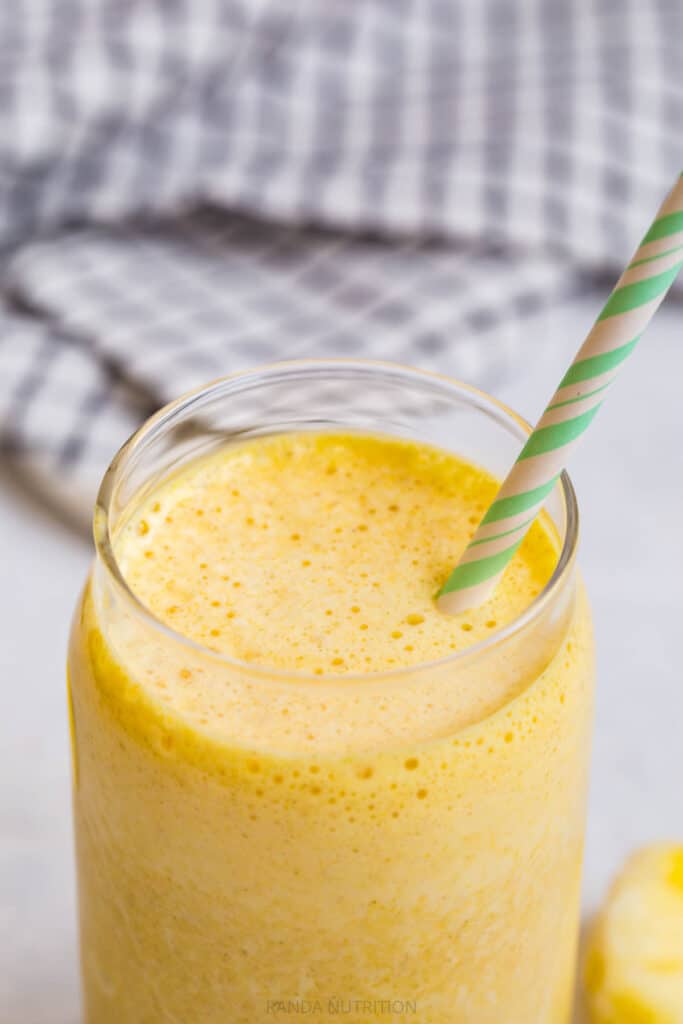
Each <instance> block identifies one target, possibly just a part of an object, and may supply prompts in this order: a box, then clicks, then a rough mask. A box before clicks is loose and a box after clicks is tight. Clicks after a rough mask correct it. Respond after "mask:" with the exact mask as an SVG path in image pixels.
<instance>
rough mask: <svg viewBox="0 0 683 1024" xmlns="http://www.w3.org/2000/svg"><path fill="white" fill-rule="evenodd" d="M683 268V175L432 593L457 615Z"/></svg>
mask: <svg viewBox="0 0 683 1024" xmlns="http://www.w3.org/2000/svg"><path fill="white" fill-rule="evenodd" d="M682 265H683V175H681V176H680V177H679V178H678V180H677V182H676V184H675V185H674V187H673V189H672V190H671V192H670V193H669V195H668V196H667V198H666V199H665V200H664V203H663V204H662V206H661V208H660V210H659V212H658V214H657V216H656V218H655V220H654V222H653V224H652V227H651V228H650V230H649V231H648V233H647V234H646V235H645V237H644V238H643V241H642V242H641V244H640V247H639V248H638V250H637V252H636V253H635V255H634V257H633V259H632V260H631V262H630V263H629V265H628V266H627V268H626V270H625V271H624V273H623V274H622V275H621V277H620V278H619V280H618V282H617V284H616V287H615V289H614V291H613V292H612V294H611V295H610V297H609V299H608V300H607V302H606V303H605V307H604V309H603V310H602V312H601V313H600V316H599V317H598V319H597V320H596V322H595V324H594V326H593V327H592V329H591V331H590V333H589V335H588V337H587V338H586V340H585V341H584V343H583V345H582V346H581V348H580V349H579V351H578V353H577V354H576V358H575V359H574V362H573V363H572V364H571V366H570V367H569V369H568V370H567V372H566V373H565V375H564V377H563V378H562V380H561V381H560V385H559V387H558V389H557V391H556V392H555V394H554V395H553V397H552V398H551V400H550V402H549V403H548V406H547V407H546V410H545V412H544V413H543V415H542V417H541V419H540V420H539V422H538V424H537V426H536V428H535V430H534V431H533V433H532V434H531V435H530V436H529V439H528V441H527V442H526V444H525V445H524V447H523V448H522V451H521V452H520V454H519V456H518V458H517V461H516V462H515V464H514V466H513V467H512V469H511V471H510V473H509V475H508V476H507V478H506V479H505V482H504V483H503V485H502V487H501V489H500V491H499V492H498V494H497V496H496V498H495V500H494V502H493V504H492V505H491V507H490V508H489V510H488V512H487V513H486V515H485V516H484V518H483V519H482V521H481V523H480V525H479V527H478V529H477V531H476V532H475V534H474V536H473V538H472V540H471V541H470V543H469V544H468V546H467V548H466V549H465V552H464V554H463V556H462V558H461V559H460V561H459V563H458V565H457V566H456V567H455V569H454V570H453V572H452V573H451V575H450V576H449V578H448V580H447V581H446V583H445V584H444V586H443V587H442V589H441V590H440V591H439V593H438V595H437V604H438V607H439V610H440V611H442V612H446V613H448V614H450V615H457V614H460V613H461V612H465V611H467V610H468V609H469V608H475V607H477V606H478V605H481V604H483V602H484V601H486V600H487V598H488V597H490V595H491V594H492V593H493V591H494V590H495V587H496V585H497V583H498V581H499V579H500V577H501V576H502V575H503V573H504V572H505V569H506V568H507V566H508V564H509V562H510V560H511V558H512V556H513V555H514V553H515V552H516V551H517V548H518V547H519V545H520V544H521V543H522V541H523V540H524V537H525V535H526V532H527V530H528V529H529V527H530V526H531V524H532V522H533V521H534V519H535V518H536V516H537V514H538V512H539V511H540V509H541V508H542V506H543V503H544V501H545V500H546V498H547V497H548V495H549V494H550V492H551V491H552V489H553V487H554V486H555V483H556V482H557V479H558V477H559V475H560V474H561V472H562V470H563V469H564V468H565V466H566V465H567V462H568V460H569V457H570V456H571V454H572V452H573V450H574V448H575V447H576V444H577V443H578V441H579V439H580V438H581V437H582V436H583V434H584V433H585V431H586V430H587V428H588V426H589V424H590V423H591V421H592V420H593V418H594V416H595V414H596V413H597V411H598V409H599V408H600V406H601V405H602V403H603V401H604V399H605V395H606V394H607V391H608V389H609V386H610V384H611V383H612V381H613V380H614V378H615V377H616V376H617V374H618V372H619V370H620V369H621V367H622V365H623V363H624V362H625V361H626V359H627V358H628V356H629V355H630V354H631V352H632V351H633V349H634V348H635V346H636V344H637V342H638V340H639V338H640V336H641V334H642V333H643V331H644V330H645V328H646V327H647V325H648V323H649V322H650V320H651V319H652V317H653V316H654V314H655V312H656V310H657V308H658V307H659V304H660V303H661V302H662V300H663V299H664V296H665V295H666V293H667V292H668V290H669V288H670V287H671V285H672V284H673V282H674V279H675V278H676V275H677V274H678V271H679V270H680V269H681V266H682Z"/></svg>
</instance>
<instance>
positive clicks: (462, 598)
mask: <svg viewBox="0 0 683 1024" xmlns="http://www.w3.org/2000/svg"><path fill="white" fill-rule="evenodd" d="M436 607H437V610H438V611H440V612H441V613H442V614H443V615H462V614H463V613H464V612H467V611H469V610H470V608H471V607H472V602H471V600H470V599H469V597H468V595H467V592H466V591H463V590H440V591H439V593H438V594H437V595H436Z"/></svg>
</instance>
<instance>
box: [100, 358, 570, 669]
mask: <svg viewBox="0 0 683 1024" xmlns="http://www.w3.org/2000/svg"><path fill="white" fill-rule="evenodd" d="M307 371H311V372H313V371H318V372H319V373H321V374H323V373H325V372H334V371H347V372H354V371H355V372H358V373H366V374H368V373H373V372H377V373H383V374H384V375H385V376H392V377H394V378H395V379H401V378H403V379H406V380H410V379H412V380H418V381H422V382H423V383H427V384H429V383H430V382H431V383H432V384H433V385H435V386H440V387H441V388H442V389H444V390H445V391H446V392H451V395H453V393H456V394H459V395H461V396H462V395H465V396H466V397H469V399H470V400H471V401H472V403H473V404H474V405H475V406H477V407H478V408H479V409H481V410H482V411H483V412H484V413H488V414H489V415H493V416H494V417H495V418H496V419H497V420H498V422H500V423H502V424H503V425H504V426H507V427H508V428H509V427H510V425H513V426H514V427H516V428H517V431H518V432H521V435H522V436H521V437H520V442H521V443H522V442H523V440H524V437H525V436H526V437H528V435H529V434H530V433H531V431H532V429H533V428H532V426H531V424H530V423H529V422H528V420H526V419H524V417H523V416H520V415H519V413H517V412H515V410H514V409H512V408H510V406H508V405H507V404H506V403H504V402H501V401H500V400H499V399H497V398H494V397H493V396H492V395H490V394H488V392H486V391H483V390H482V389H480V388H477V387H475V386H474V385H472V384H467V383H465V382H463V381H460V380H458V379H456V378H453V377H448V376H446V375H444V374H440V373H435V372H433V371H430V370H423V369H419V368H417V367H413V366H406V365H403V364H401V363H394V362H390V361H384V360H371V359H292V360H282V361H277V362H272V363H265V364H262V365H259V366H254V367H251V368H248V369H243V370H238V371H236V372H235V373H232V374H228V375H226V376H224V377H218V378H215V379H214V380H212V381H209V382H208V383H206V384H202V385H200V386H199V387H196V388H193V389H192V390H190V391H187V392H185V393H184V394H182V395H180V396H179V397H178V398H176V399H174V400H173V401H171V402H169V403H167V404H166V405H164V406H162V407H161V408H160V409H159V410H158V411H157V412H156V413H154V414H153V415H152V416H150V417H149V418H148V419H147V420H145V422H144V423H142V424H141V426H140V427H138V429H137V430H136V431H134V433H133V434H131V436H130V437H129V438H128V440H127V441H125V442H124V444H123V445H122V446H121V447H120V448H119V450H118V451H117V452H116V454H115V455H114V457H113V459H112V461H111V462H110V464H109V466H108V468H107V470H106V472H105V474H104V476H103V478H102V482H101V484H100V487H99V490H98V493H97V498H96V501H95V511H94V516H93V536H94V542H95V552H96V556H97V558H98V559H99V562H100V564H101V565H103V566H104V568H105V570H106V572H107V576H108V579H109V581H110V583H111V584H112V585H113V586H114V588H115V589H116V591H117V592H118V593H119V595H120V596H121V597H122V598H123V599H124V601H125V602H126V603H127V604H128V605H129V606H130V607H131V608H132V610H133V612H134V613H135V614H136V616H137V617H138V618H139V619H141V620H142V621H143V622H144V623H145V624H146V625H148V626H149V627H151V628H152V629H154V630H155V631H156V632H157V633H159V634H161V635H162V636H163V637H166V638H167V639H168V640H170V641H173V642H174V643H175V644H179V645H181V646H182V647H185V648H186V649H188V650H190V651H192V652H194V653H195V655H199V654H201V655H202V657H204V658H208V659H209V660H211V661H213V662H215V663H218V664H221V665H223V666H226V667H231V668H233V669H236V670H239V671H240V672H242V673H248V674H249V675H253V676H255V677H259V676H260V677H266V678H268V680H269V681H271V682H274V681H278V680H281V681H283V682H291V683H297V682H298V683H314V684H315V685H316V686H320V685H321V684H324V683H329V682H333V683H337V684H342V685H346V684H348V683H354V682H360V681H364V682H365V683H378V682H382V681H390V680H398V679H401V678H402V677H405V676H407V675H410V674H411V673H415V672H422V671H425V670H430V669H437V668H443V667H445V666H446V665H453V666H456V665H458V664H462V663H463V662H465V661H466V660H469V659H472V658H476V657H480V656H481V655H483V654H485V653H487V652H488V651H490V650H492V649H494V648H496V647H498V646H499V645H501V644H503V643H505V642H507V641H509V640H510V639H512V638H513V637H515V636H516V635H517V634H519V633H521V632H522V631H523V630H524V629H526V628H527V627H529V626H531V625H532V624H533V623H534V622H535V621H537V620H538V619H539V618H540V617H541V615H542V614H543V612H544V611H545V610H546V608H547V607H548V605H549V604H550V602H551V600H552V599H553V597H554V596H555V594H556V593H557V592H558V591H560V590H561V587H562V585H563V584H564V583H565V581H567V580H568V579H569V578H570V577H571V573H572V569H573V566H574V563H575V561H576V553H577V549H578V540H579V509H578V503H577V500H576V493H575V491H574V486H573V484H572V482H571V479H570V477H569V474H568V473H567V472H566V470H563V471H562V473H561V474H560V475H559V477H558V480H557V486H558V487H559V489H560V493H561V496H562V505H563V510H564V518H565V529H564V536H563V537H562V546H561V548H560V553H559V556H558V560H557V564H556V566H555V568H554V570H553V572H552V575H551V576H550V579H549V580H548V582H547V583H546V584H545V586H544V587H543V589H542V590H541V591H540V592H539V593H538V595H537V596H536V597H534V599H533V601H531V603H530V604H529V605H528V606H527V607H526V608H525V609H524V610H523V611H522V612H521V613H520V614H519V615H517V616H516V617H515V618H514V619H512V620H511V621H510V622H508V623H507V624H506V625H505V626H504V627H503V628H502V629H500V630H495V631H494V632H492V633H491V635H490V636H486V637H484V638H483V639H482V640H480V641H479V642H478V643H476V644H472V645H471V646H470V647H465V648H464V649H463V650H460V651H454V652H452V653H451V654H448V655H445V656H444V657H440V658H434V659H432V660H431V661H420V662H416V663H415V664H413V665H402V666H399V667H398V668H392V669H385V670H381V671H373V672H353V673H343V674H342V673H340V674H338V675H335V674H332V673H330V674H326V675H323V676H320V675H316V674H315V673H313V672H304V671H301V670H297V669H291V670H289V669H280V668H277V667H275V666H269V665H267V664H260V663H258V662H250V661H243V660H241V659H240V658H234V657H231V656H230V655H228V654H224V653H223V652H221V651H215V650H213V649H212V648H210V647H207V646H205V645H204V644H202V643H200V642H199V641H196V640H193V639H192V638H191V637H188V636H185V635H184V634H183V633H180V632H178V631H177V630H175V629H173V627H172V626H169V625H167V624H166V623H165V622H162V620H161V619H159V618H157V616H156V615H155V614H154V613H153V612H152V610H151V609H150V608H148V607H147V605H146V604H145V603H144V602H143V601H142V600H141V599H140V598H139V597H138V596H137V595H136V594H135V592H134V591H133V589H132V588H131V587H130V586H129V584H128V581H127V580H126V578H125V576H124V575H123V573H122V571H121V568H120V566H119V563H118V559H117V557H116V554H115V551H114V543H113V536H112V530H111V527H112V523H111V503H112V499H113V497H114V494H115V492H116V485H117V483H118V481H119V479H120V476H121V473H122V472H123V471H124V469H125V467H126V465H127V463H128V462H129V460H130V459H131V458H132V456H133V455H134V453H135V452H136V451H137V449H138V448H139V446H140V445H142V444H143V443H144V441H145V440H146V438H148V436H149V435H150V434H151V433H152V432H154V431H158V430H162V429H163V428H164V427H165V426H168V425H169V424H170V423H171V422H173V420H174V419H175V418H176V417H179V416H182V414H183V413H184V412H185V411H186V410H187V409H189V408H191V407H192V406H193V405H194V403H195V402H197V401H198V400H200V399H204V398H206V397H208V396H210V395H215V394H217V393H220V391H221V389H223V388H229V387H230V386H231V385H233V384H236V383H237V382H239V381H241V380H242V381H245V382H248V381H250V380H253V381H256V380H257V378H260V377H262V376H263V374H268V373H277V372H280V373H284V374H291V375H293V376H294V375H296V374H300V373H305V372H307ZM521 443H520V447H521Z"/></svg>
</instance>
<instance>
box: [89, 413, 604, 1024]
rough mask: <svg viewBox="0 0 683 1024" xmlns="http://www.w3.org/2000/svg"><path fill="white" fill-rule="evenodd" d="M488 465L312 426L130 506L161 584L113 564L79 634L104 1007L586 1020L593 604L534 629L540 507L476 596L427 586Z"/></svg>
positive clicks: (548, 555) (126, 529) (125, 560)
mask: <svg viewBox="0 0 683 1024" xmlns="http://www.w3.org/2000/svg"><path fill="white" fill-rule="evenodd" d="M496 489H497V481H496V480H495V479H494V478H493V477H491V476H490V475H489V474H488V473H486V472H485V471H484V470H482V469H481V468H479V467H476V466H474V465H472V464H470V463H468V462H466V461H463V460H461V459H459V458H457V457H456V456H455V455H452V454H450V453H447V452H444V451H441V450H438V449H436V448H432V447H429V446H427V445H423V444H417V443H412V442H409V441H403V440H400V439H397V438H389V437H380V436H367V435H356V434H350V433H349V434H344V433H329V434H323V433H314V432H311V433H291V434H281V435H274V436H270V437H264V438H261V439H256V440H250V441H244V442H242V443H240V444H232V445H226V446H224V447H221V448H219V449H218V450H217V451H215V452H213V453H212V454H211V455H207V456H204V457H202V458H201V459H196V460H195V461H191V462H189V463H188V464H186V465H185V466H183V467H182V469H179V470H178V471H177V472H176V473H175V474H172V475H170V476H169V477H168V478H166V479H164V480H161V481H159V482H158V483H157V484H156V486H154V487H152V488H151V489H148V491H147V492H146V493H145V494H144V495H143V496H142V497H140V498H139V499H138V500H137V501H135V502H133V503H132V505H131V508H130V510H129V512H128V514H127V515H126V516H125V517H124V521H123V524H122V527H121V529H120V530H119V531H118V533H117V535H116V537H115V538H114V549H115V554H116V559H117V562H118V565H119V567H120V570H121V572H122V574H123V577H124V578H125V580H126V582H127V584H128V586H129V587H130V588H131V590H132V592H133V593H134V594H135V596H136V598H137V600H138V601H139V602H140V607H136V605H135V604H134V602H132V601H131V600H130V597H129V596H126V594H125V593H123V592H122V590H121V588H119V587H116V586H114V585H113V584H112V583H111V581H110V580H108V578H107V577H106V574H105V573H104V572H103V571H102V570H101V569H100V571H99V572H96V573H95V575H94V577H93V579H92V580H91V582H90V584H89V586H88V587H87V588H86V592H85V596H84V599H83V602H82V606H81V609H80V613H79V615H78V616H77V620H76V623H75V626H74V631H73V636H72V647H71V656H70V681H71V707H72V725H73V737H74V778H75V812H76V834H77V848H78V859H79V885H80V905H81V937H82V959H83V973H84V987H85V1005H86V1021H87V1024H162V1022H167V1021H168V1022H175V1024H261V1022H263V1024H265V1022H268V1021H271V1020H273V1019H276V1018H278V1017H279V1018H280V1019H281V1020H292V1019H297V1018H298V1017H300V1016H302V1017H304V1018H305V1019H307V1020H309V1021H315V1022H324V1021H328V1020H330V1019H331V1018H333V1017H335V1016H338V1017H342V1016H343V1019H345V1020H346V1021H349V1022H353V1024H361V1022H362V1024H366V1022H369V1021H375V1020H385V1021H404V1020H411V1019H412V1020H415V1021H416V1022H419V1024H456V1022H457V1024H461V1022H462V1024H568V1021H569V1014H570V993H571V989H572V985H573V974H574V957H575V943H576V930H577V916H578V891H579V885H580V868H581V851H582V836H583V821H584V804H585V788H586V762H587V748H588V743H589V733H590V711H591V694H592V671H593V669H592V636H591V628H590V617H589V612H588V608H587V604H586V599H585V596H584V593H583V590H582V587H581V586H580V585H578V586H577V587H576V589H575V593H574V591H572V595H571V600H570V601H568V602H567V604H566V609H565V611H564V613H563V614H559V613H558V612H557V611H555V612H554V613H553V614H548V615H547V616H546V617H545V618H543V617H542V616H540V617H539V619H538V622H536V623H535V624H533V623H531V624H530V625H527V627H526V628H520V629H519V630H517V631H515V630H514V629H513V628H512V624H513V623H515V622H516V621H517V622H518V621H520V616H523V615H524V613H525V612H526V610H527V609H528V608H529V606H530V605H531V604H532V602H533V601H534V599H535V598H536V597H537V596H538V595H539V593H541V591H542V590H543V588H544V586H545V585H546V583H547V582H548V580H549V578H550V576H551V574H552V572H553V569H554V567H555V564H556V562H557V557H558V542H557V539H556V535H555V533H554V530H553V528H552V526H551V525H550V522H549V521H548V520H545V519H543V518H542V519H541V520H539V521H538V522H537V523H536V524H535V525H534V526H533V527H532V529H531V530H530V531H529V534H528V536H527V538H526V540H525V541H524V543H523V545H522V546H521V548H520V550H519V552H518V553H517V555H516V556H515V559H514V561H513V563H512V565H511V567H510V569H509V570H508V572H507V573H506V575H505V577H504V578H503V581H502V583H501V585H500V586H499V587H498V589H497V592H496V594H495V595H494V597H493V598H492V599H491V600H490V601H489V602H488V603H487V604H486V605H485V606H483V607H482V608H479V609H476V610H473V611H472V612H471V613H468V614H467V615H465V616H460V617H448V616H444V615H442V614H440V613H439V612H438V611H437V610H436V607H435V604H434V600H433V598H434V593H435V591H436V589H437V588H438V586H439V584H440V583H441V582H442V581H443V579H444V578H445V576H446V575H447V574H448V571H449V570H450V569H451V568H452V566H453V565H454V564H455V562H456V561H457V558H458V556H459V554H460V553H461V552H462V550H463V549H464V547H465V545H466V543H467V541H468V539H469V538H470V536H471V535H472V533H473V532H474V529H475V527H476V525H477V523H478V521H479V519H480V518H481V515H482V514H483V512H484V510H485V508H486V507H487V505H488V504H489V503H490V501H491V500H492V498H493V496H494V494H495V492H496ZM143 608H144V609H146V611H144V610H143ZM499 637H500V640H499V639H498V638H499Z"/></svg>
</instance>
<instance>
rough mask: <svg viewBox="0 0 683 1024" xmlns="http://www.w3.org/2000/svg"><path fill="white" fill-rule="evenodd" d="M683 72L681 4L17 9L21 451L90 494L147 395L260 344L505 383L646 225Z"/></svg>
mask: <svg viewBox="0 0 683 1024" xmlns="http://www.w3.org/2000/svg"><path fill="white" fill-rule="evenodd" d="M681 67H683V5H682V4H681V3H680V0H656V2H655V0H651V2H648V3H642V2H641V0H574V2H572V3H569V2H567V0H517V2H514V0H477V2H474V0H324V2H323V0H292V2H291V3H290V4H283V3H282V2H278V0H58V2H57V3H55V2H54V0H17V2H16V3H12V4H4V5H2V7H0V247H1V255H0V380H1V381H2V388H1V393H0V439H1V443H2V446H3V451H4V452H5V454H6V455H7V456H8V457H10V456H11V457H12V458H13V459H14V460H16V461H18V462H19V464H20V465H22V466H23V467H24V468H25V469H26V470H27V471H28V472H30V473H31V474H33V476H34V479H36V480H40V481H41V482H43V483H44V484H45V485H46V490H47V492H49V493H50V495H51V496H52V497H53V498H57V499H65V500H68V501H69V502H70V503H71V504H72V505H75V506H76V507H77V509H79V510H80V511H81V512H82V511H83V510H85V509H86V508H87V506H88V504H89V502H90V501H91V499H92V495H93V492H94V488H95V486H96V482H97V480H98V479H99V477H100V475H101V473H102V471H103V469H104V468H105V466H106V463H107V461H108V460H109V458H110V456H111V454H112V452H113V450H114V449H115V448H116V447H117V446H118V444H119V443H120V442H121V441H122V440H123V439H124V438H125V436H126V435H127V434H128V433H129V432H130V431H131V430H132V429H133V428H134V427H135V425H136V424H137V423H138V422H139V420H140V418H141V417H142V416H144V415H145V413H147V412H148V411H150V410H151V409H152V408H154V407H155V406H157V405H158V404H160V403H161V402H163V401H165V400H167V399H169V398H171V397H173V396H175V395H177V394H178V393H180V392H181V391H183V390H186V389H187V388H188V387H191V386H193V385H195V384H197V383H200V382H201V381H203V380H206V379H210V378H212V377H215V376H218V375H220V374H223V373H227V372H230V371H232V370H234V369H237V368H239V367H241V366H246V365H252V364H255V363H259V362H263V361H266V360H269V359H273V358H294V357H297V356H305V355H351V354H359V355H360V354H362V355H364V356H372V357H376V358H389V359H397V360H400V361H404V362H410V363H416V364H418V365H422V366H427V367H439V368H441V369H442V370H444V371H445V372H452V373H456V374H459V375H461V376H464V377H465V378H473V377H474V378H476V379H477V380H478V381H480V382H481V381H482V380H484V381H485V382H486V379H487V378H486V374H487V371H488V373H489V375H490V373H491V372H493V370H494V369H497V370H500V369H501V368H503V367H505V365H506V364H507V363H508V362H509V361H510V360H511V359H512V358H513V357H517V356H518V354H519V350H520V347H521V346H522V344H523V342H522V339H523V337H524V336H527V337H528V336H532V335H533V334H535V335H536V337H537V338H538V341H539V343H542V342H543V340H544V338H543V337H542V336H541V331H540V327H539V324H538V321H537V320H535V319H534V316H536V315H537V313H538V311H539V310H541V309H545V310H547V309H548V308H552V304H553V303H554V302H555V301H557V299H558V297H560V296H563V295H566V294H567V293H569V292H571V291H572V290H574V289H575V288H576V287H578V286H579V284H580V283H581V281H583V280H585V274H586V272H608V273H613V272H614V270H615V269H617V268H618V266H619V262H620V261H622V260H623V258H624V257H625V256H626V255H627V254H628V253H629V251H630V250H631V249H632V248H633V247H634V246H635V243H636V242H637V240H638V236H639V234H640V233H641V232H642V230H643V227H644V226H645V225H646V224H647V222H648V219H649V217H650V216H651V214H652V213H653V212H654V210H655V209H656V207H657V205H658V202H659V200H660V199H661V196H662V194H663V193H664V192H665V191H666V189H667V188H668V187H669V185H670V181H671V180H672V178H673V176H674V174H675V173H676V172H677V171H678V170H679V169H680V167H679V165H680V164H681V162H682V161H681V150H682V148H683V147H681V138H682V137H683V133H682V129H683V82H682V81H681ZM530 317H531V319H530ZM527 344H530V342H527ZM489 379H490V377H489Z"/></svg>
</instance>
